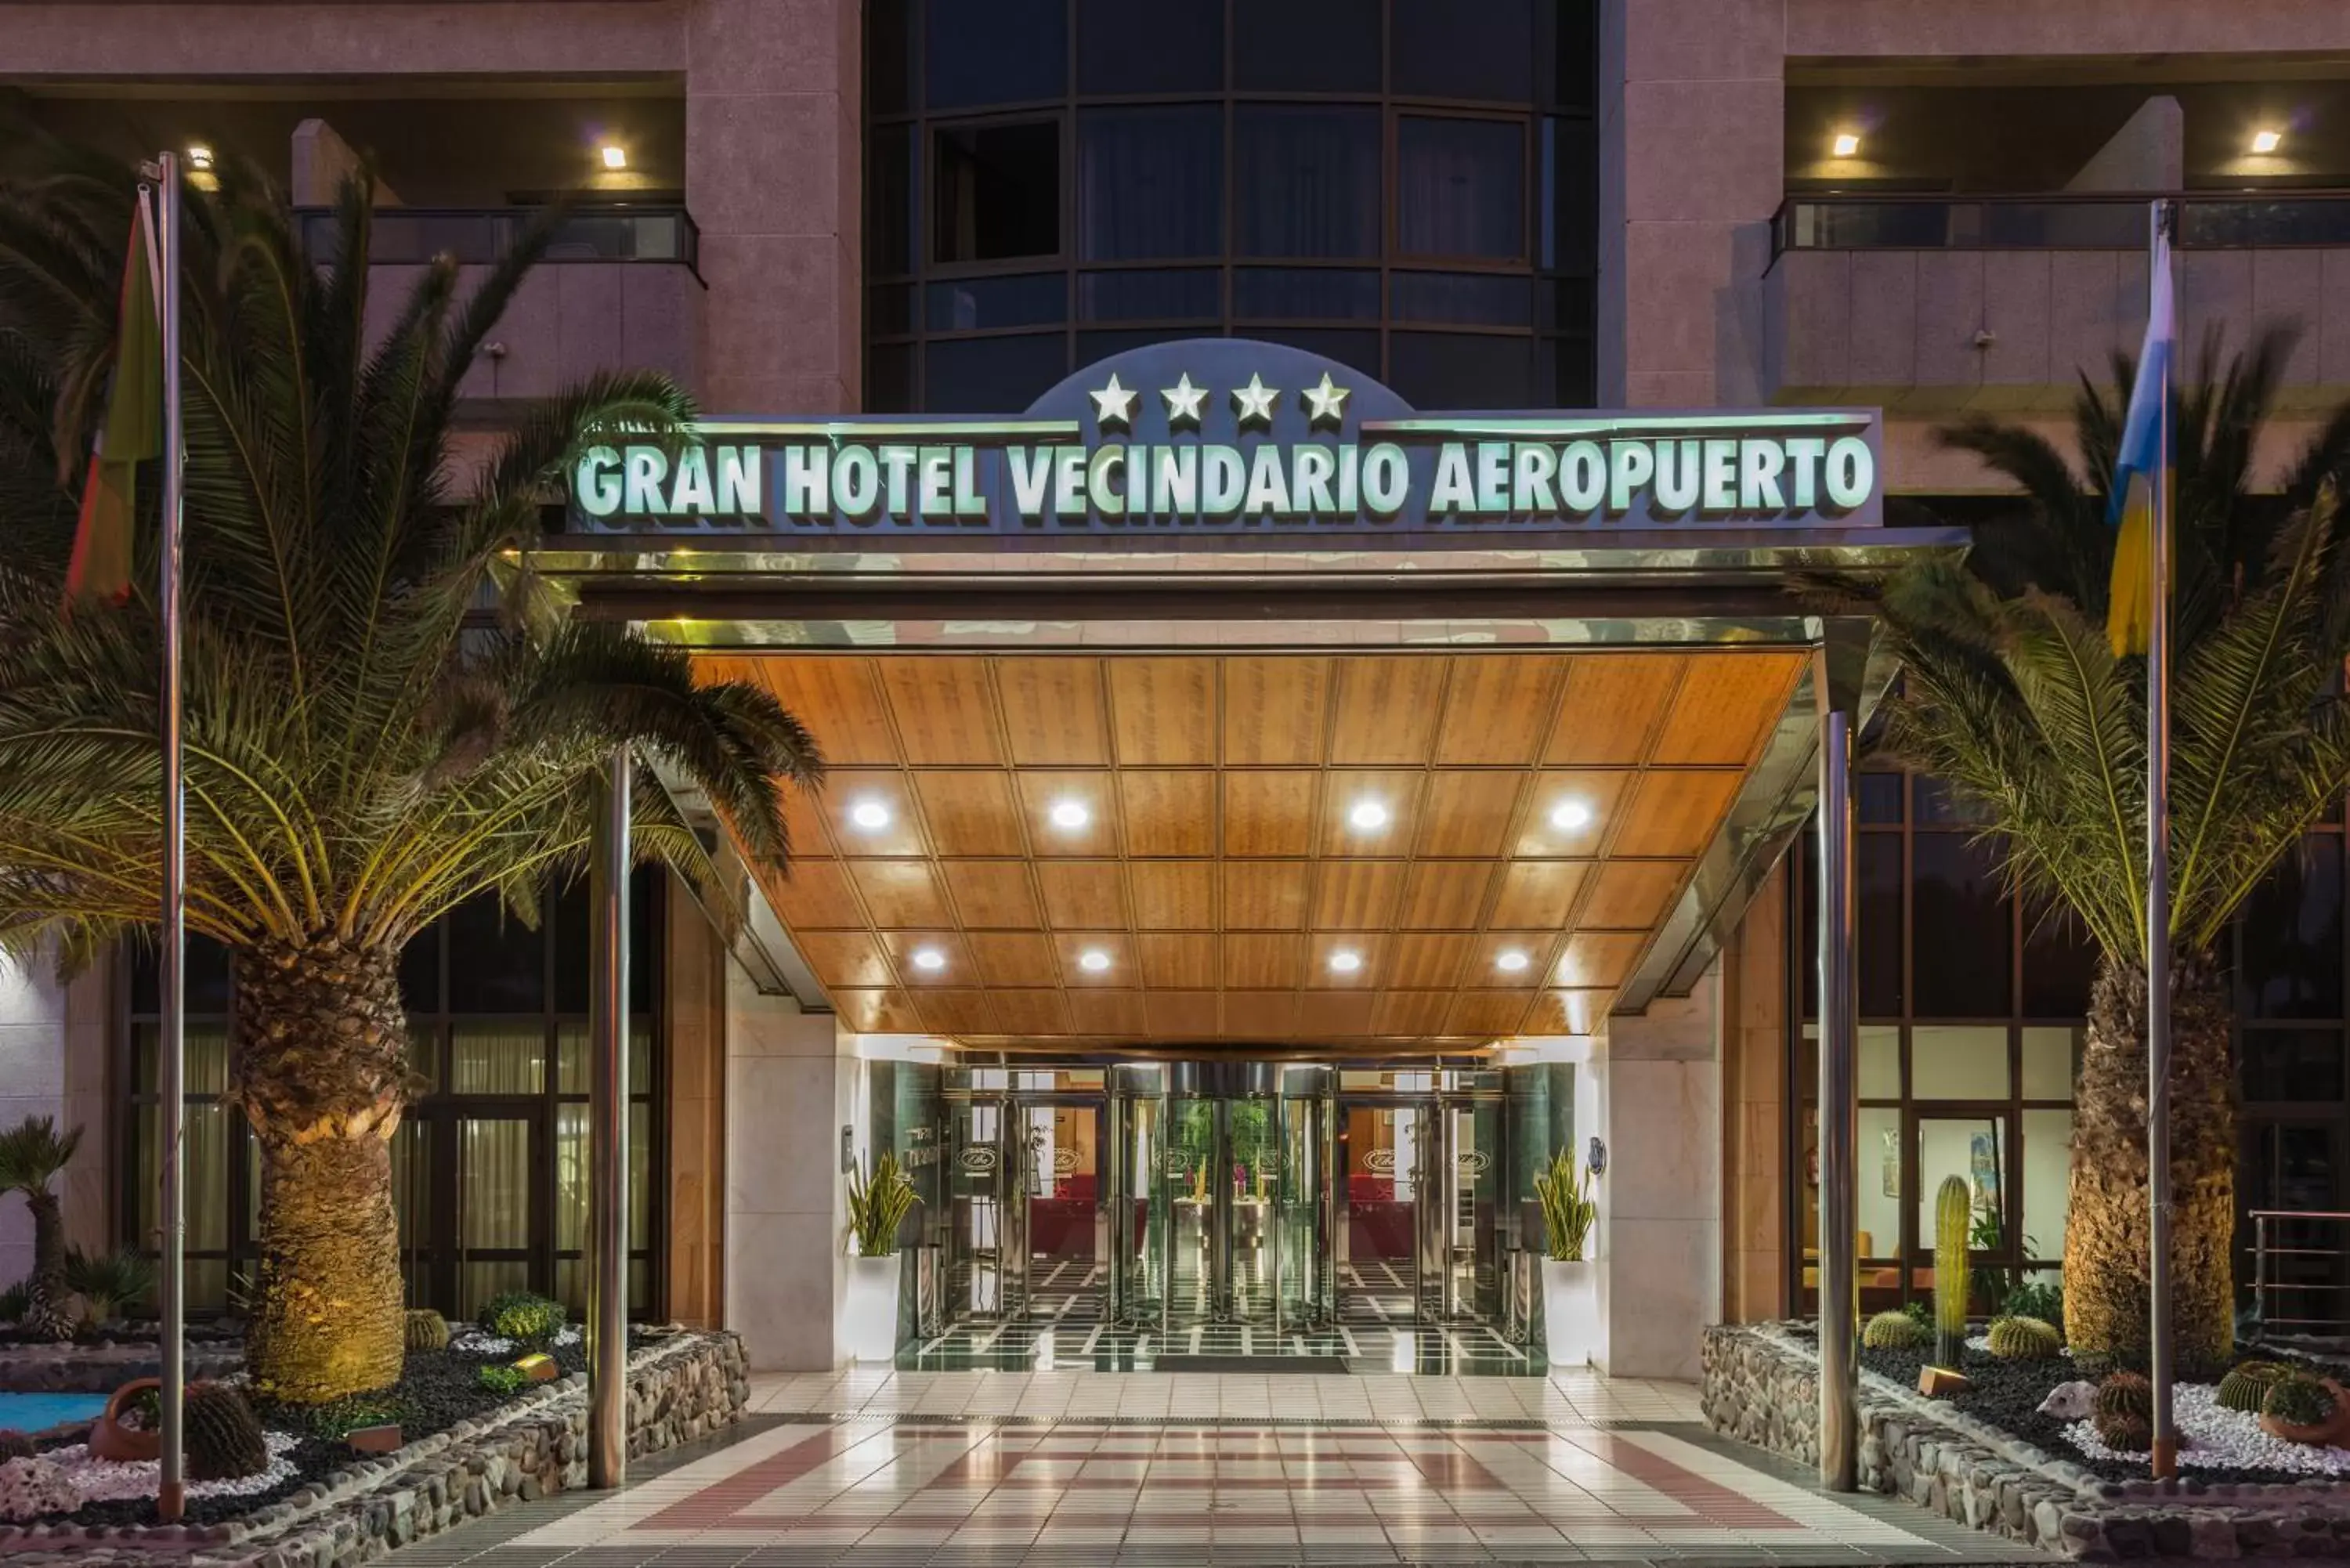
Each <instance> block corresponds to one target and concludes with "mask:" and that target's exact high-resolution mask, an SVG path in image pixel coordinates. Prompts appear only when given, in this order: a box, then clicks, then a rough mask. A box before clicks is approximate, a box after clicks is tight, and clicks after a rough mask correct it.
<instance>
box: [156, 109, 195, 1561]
mask: <svg viewBox="0 0 2350 1568" xmlns="http://www.w3.org/2000/svg"><path fill="white" fill-rule="evenodd" d="M156 164H157V167H158V169H159V170H160V171H161V172H160V174H159V176H158V180H159V182H160V183H161V186H162V192H161V194H162V214H163V216H162V223H161V228H162V231H163V233H162V236H161V244H160V246H159V247H158V248H159V251H160V253H161V259H160V261H159V263H158V265H157V269H156V270H157V271H159V272H160V273H161V279H160V280H159V282H160V284H161V290H162V297H163V310H162V315H163V517H162V530H161V532H162V552H161V553H162V570H161V582H160V584H159V585H158V588H157V594H156V599H157V604H158V607H159V609H160V613H161V618H162V645H163V648H162V653H163V671H162V687H161V696H162V710H163V723H162V730H163V735H162V740H163V934H162V939H161V948H162V964H161V969H162V974H161V981H162V992H163V994H162V1004H163V1031H162V1033H163V1038H162V1041H161V1057H162V1060H161V1064H160V1066H161V1072H160V1077H161V1085H160V1087H161V1100H162V1104H161V1106H159V1107H158V1108H159V1110H160V1112H161V1123H162V1127H161V1140H160V1141H161V1144H162V1150H161V1153H162V1157H163V1191H162V1207H163V1240H162V1252H163V1257H162V1269H161V1275H162V1279H161V1291H160V1295H161V1303H160V1304H161V1309H162V1317H163V1321H162V1324H161V1341H162V1343H161V1345H159V1346H158V1351H159V1355H158V1360H159V1362H160V1363H161V1366H160V1371H161V1383H162V1387H161V1389H160V1390H159V1394H160V1396H161V1397H160V1399H159V1400H158V1403H159V1404H160V1405H161V1421H160V1423H159V1425H160V1426H161V1428H162V1430H161V1443H160V1445H159V1446H160V1448H161V1454H160V1455H159V1456H158V1457H159V1458H160V1459H161V1461H162V1463H161V1474H160V1475H159V1476H158V1478H157V1482H156V1491H155V1515H156V1517H157V1518H158V1519H160V1520H161V1521H163V1522H165V1523H167V1524H168V1523H171V1522H172V1521H175V1520H177V1519H178V1518H179V1517H180V1515H181V1513H182V1511H184V1509H185V1506H186V1492H185V1490H184V1488H183V1486H182V1475H183V1469H184V1467H183V1465H182V1452H181V1417H182V1395H183V1394H184V1393H185V1391H186V1381H185V1379H186V1373H185V1368H184V1366H182V1346H183V1340H184V1338H185V1334H184V1325H183V1324H182V1319H183V1317H184V1316H185V1314H186V1311H187V1303H186V1300H185V1293H186V1292H185V1286H186V1280H187V1263H186V1257H185V1252H186V1247H187V1220H188V1216H187V1191H186V1187H185V1185H184V1183H183V1182H182V1179H181V1178H182V1165H183V1164H184V1162H185V1158H186V1150H185V1148H184V1147H183V1136H182V1120H183V1117H182V1097H183V1096H184V1094H185V1092H186V1072H187V992H186V981H185V975H184V972H183V970H184V964H183V961H184V959H185V957H186V953H187V940H188V934H187V915H188V909H187V888H186V874H187V797H186V794H185V791H184V789H183V787H182V779H181V771H180V770H181V748H180V505H181V473H180V468H181V461H182V446H181V437H180V167H179V159H178V158H177V156H175V155H174V154H172V153H170V152H166V153H164V154H162V155H161V157H160V158H159V159H157V160H156Z"/></svg>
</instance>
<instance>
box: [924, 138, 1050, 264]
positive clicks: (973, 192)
mask: <svg viewBox="0 0 2350 1568" xmlns="http://www.w3.org/2000/svg"><path fill="white" fill-rule="evenodd" d="M934 145H935V147H936V150H937V151H936V153H935V155H934V157H933V158H932V160H931V186H932V191H931V198H932V199H931V260H933V261H940V262H983V261H1002V260H1004V259H1006V258H1009V257H1013V256H1049V255H1055V254H1058V253H1059V251H1060V248H1061V127H1060V122H1059V121H1058V120H1050V119H1045V120H1026V121H1022V122H1020V123H1017V124H1012V125H983V126H975V125H966V126H957V127H954V128H952V129H950V130H941V131H939V132H938V135H937V139H936V141H935V144H934Z"/></svg>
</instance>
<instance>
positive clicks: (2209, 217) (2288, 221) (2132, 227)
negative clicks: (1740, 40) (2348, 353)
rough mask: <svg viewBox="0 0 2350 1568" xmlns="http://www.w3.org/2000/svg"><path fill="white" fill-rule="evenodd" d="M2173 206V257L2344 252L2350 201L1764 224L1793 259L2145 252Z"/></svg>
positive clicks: (1816, 206)
mask: <svg viewBox="0 0 2350 1568" xmlns="http://www.w3.org/2000/svg"><path fill="white" fill-rule="evenodd" d="M2155 201H2168V202H2177V203H2178V238H2177V242H2176V243H2177V244H2178V248H2179V249H2181V250H2243V249H2249V248H2251V247H2254V246H2258V247H2261V248H2263V249H2283V248H2290V247H2293V246H2327V247H2344V246H2350V191H2342V190H2324V191H2289V192H2287V191H2279V192H2241V191H2230V192H2211V191H2145V192H2046V193H2043V194H2037V195H2010V196H1952V195H1945V194H1942V193H1939V192H1849V193H1847V192H1798V193H1796V194H1794V195H1790V196H1788V197H1787V198H1786V199H1785V200H1784V201H1783V202H1780V203H1779V210H1778V211H1777V212H1776V213H1773V215H1772V219H1771V255H1772V259H1773V261H1776V260H1777V259H1778V258H1779V257H1780V256H1782V255H1783V254H1786V253H1787V252H1789V251H1791V250H2143V249H2144V248H2145V245H2146V208H2147V202H2155Z"/></svg>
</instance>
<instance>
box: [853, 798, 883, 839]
mask: <svg viewBox="0 0 2350 1568" xmlns="http://www.w3.org/2000/svg"><path fill="white" fill-rule="evenodd" d="M848 820H849V822H850V824H851V825H852V826H858V827H861V828H863V829H864V830H865V831H866V832H868V833H878V832H879V831H880V830H881V829H882V828H885V827H887V826H889V807H888V806H886V805H882V804H881V803H880V802H879V801H878V800H860V801H858V803H857V804H856V805H852V806H850V807H849V808H848Z"/></svg>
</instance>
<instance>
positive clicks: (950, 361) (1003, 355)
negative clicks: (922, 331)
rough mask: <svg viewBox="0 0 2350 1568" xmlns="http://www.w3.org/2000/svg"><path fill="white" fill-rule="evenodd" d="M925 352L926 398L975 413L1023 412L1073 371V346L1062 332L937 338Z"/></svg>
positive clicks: (935, 404) (944, 406)
mask: <svg viewBox="0 0 2350 1568" xmlns="http://www.w3.org/2000/svg"><path fill="white" fill-rule="evenodd" d="M923 358H924V371H925V376H926V379H927V381H928V383H929V384H928V386H927V388H926V389H925V391H924V400H925V401H926V402H927V403H928V404H929V405H930V406H931V408H933V409H954V410H960V411H962V412H965V413H973V414H1011V413H1018V412H1019V411H1020V410H1023V409H1024V408H1026V407H1027V406H1028V405H1029V404H1031V403H1033V402H1035V400H1036V399H1037V396H1038V395H1039V394H1040V393H1042V392H1043V391H1044V390H1045V389H1046V388H1047V387H1050V386H1051V385H1053V383H1055V381H1058V380H1059V379H1061V378H1062V377H1064V376H1066V375H1067V374H1068V373H1069V369H1068V348H1067V346H1066V344H1065V343H1064V342H1063V341H1062V337H1061V335H1060V334H1059V333H1057V332H1048V333H1044V334H1041V335H1035V336H1024V337H966V338H961V339H951V340H949V341H946V342H933V343H931V344H930V345H929V346H928V348H926V349H925V350H924V356H923Z"/></svg>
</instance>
